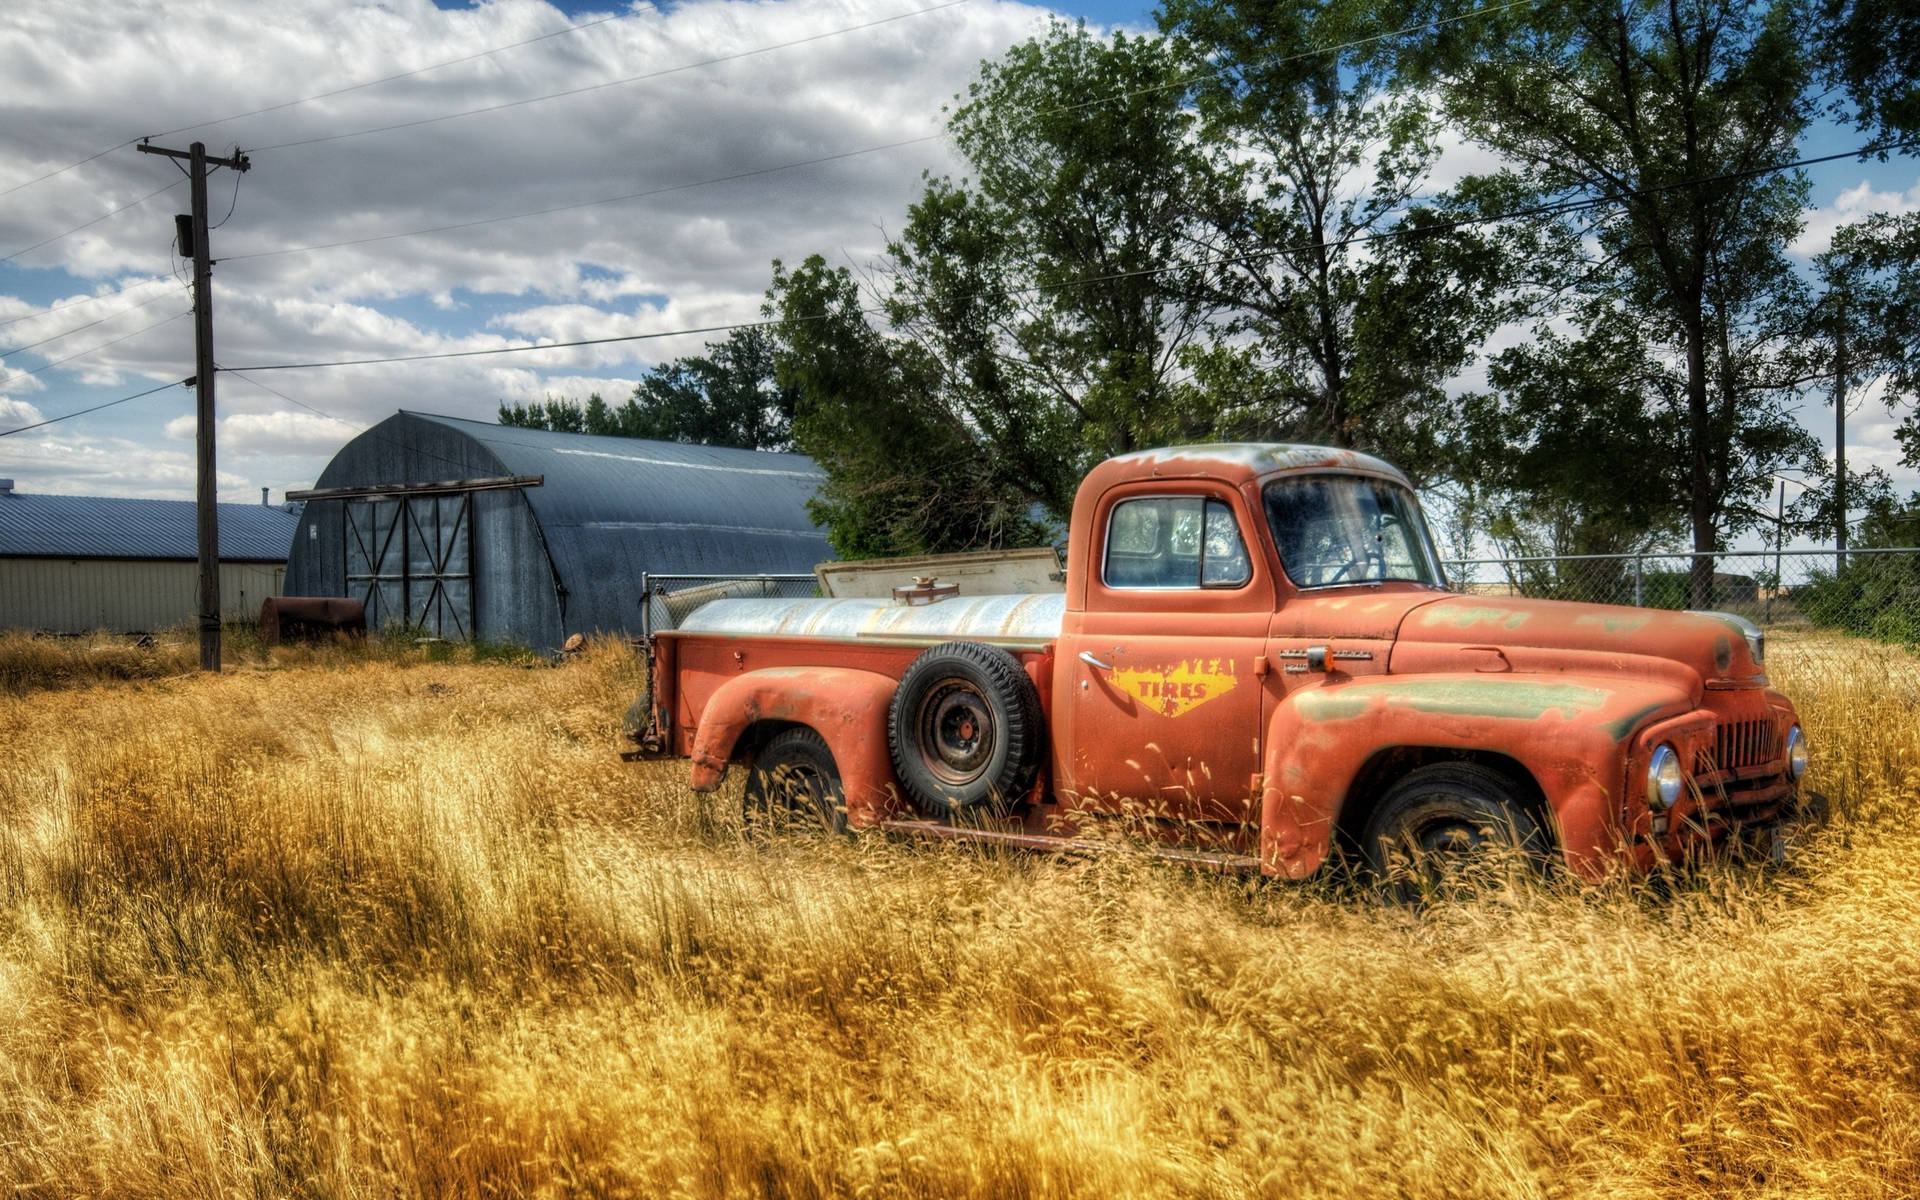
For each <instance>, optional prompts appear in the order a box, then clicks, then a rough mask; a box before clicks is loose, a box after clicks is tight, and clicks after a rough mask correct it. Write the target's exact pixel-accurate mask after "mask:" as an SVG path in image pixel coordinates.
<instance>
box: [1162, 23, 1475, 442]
mask: <svg viewBox="0 0 1920 1200" xmlns="http://www.w3.org/2000/svg"><path fill="white" fill-rule="evenodd" d="M1376 14H1377V8H1376V7H1375V6H1368V5H1360V4H1355V3H1352V2H1351V0H1308V2H1306V3H1295V2H1292V0H1168V3H1167V4H1166V5H1165V6H1164V7H1163V8H1162V10H1161V15H1160V24H1161V28H1162V29H1163V30H1164V31H1166V32H1167V34H1168V35H1169V36H1170V37H1171V38H1172V39H1173V43H1174V45H1175V47H1176V52H1177V53H1178V54H1179V56H1180V62H1181V69H1182V71H1183V73H1184V74H1185V75H1186V77H1187V78H1188V79H1190V80H1191V81H1192V95H1193V102H1194V105H1195V108H1196V110H1197V113H1198V115H1199V118H1200V125H1199V137H1200V142H1201V145H1202V146H1203V148H1204V150H1205V153H1206V161H1205V165H1204V175H1203V179H1204V184H1205V186H1203V187H1201V188H1200V189H1199V191H1200V194H1201V195H1202V196H1203V197H1204V199H1205V204H1204V207H1203V209H1202V211H1201V213H1200V221H1199V224H1198V226H1197V228H1196V230H1195V234H1194V237H1195V246H1194V250H1195V252H1196V253H1197V254H1198V255H1199V256H1200V258H1201V260H1202V262H1203V263H1204V266H1201V267H1196V269H1194V270H1192V271H1191V272H1189V273H1187V274H1186V275H1185V276H1184V277H1183V279H1184V280H1185V282H1186V283H1187V284H1188V286H1190V287H1191V288H1193V289H1195V290H1196V293H1197V295H1198V297H1199V298H1200V299H1201V300H1202V301H1204V302H1205V303H1206V304H1207V305H1208V306H1209V307H1210V308H1211V309H1212V310H1213V312H1214V314H1215V322H1216V325H1217V327H1218V328H1219V329H1220V331H1221V332H1222V333H1223V334H1225V335H1226V336H1225V337H1223V338H1222V339H1220V340H1218V341H1216V342H1215V343H1214V344H1212V345H1210V346H1208V347H1206V348H1205V349H1204V350H1203V351H1199V352H1190V353H1189V361H1190V362H1191V363H1192V365H1193V366H1194V368H1195V371H1196V374H1197V376H1198V378H1199V379H1200V381H1201V382H1202V383H1203V384H1204V385H1205V387H1206V388H1207V389H1208V390H1209V391H1210V392H1213V393H1215V394H1217V395H1222V396H1226V397H1231V398H1232V403H1231V405H1230V407H1229V411H1230V412H1232V413H1234V414H1236V416H1237V418H1238V419H1237V420H1236V421H1235V422H1234V425H1235V430H1234V431H1235V432H1237V433H1240V434H1242V435H1251V436H1257V437H1267V438H1272V437H1287V438H1293V439H1297V440H1302V441H1316V442H1326V443H1330V444H1333V445H1338V446H1350V447H1355V448H1359V449H1365V450H1370V451H1373V452H1376V453H1379V454H1383V455H1386V456H1388V457H1390V458H1393V459H1395V460H1396V461H1398V462H1399V463H1400V464H1401V465H1402V466H1404V467H1406V468H1408V469H1409V470H1412V471H1414V472H1415V473H1416V474H1426V473H1428V472H1429V470H1430V469H1431V468H1433V467H1434V466H1435V462H1434V460H1435V450H1436V448H1437V444H1438V439H1437V437H1436V435H1435V434H1436V430H1437V429H1439V428H1442V427H1444V426H1445V425H1446V424H1447V423H1448V420H1449V416H1450V414H1451V410H1452V408H1453V405H1452V404H1451V402H1450V401H1449V399H1448V397H1447V395H1446V392H1445V387H1444V385H1445V383H1446V381H1447V380H1448V379H1449V378H1450V377H1451V376H1453V375H1454V374H1455V373H1456V372H1458V371H1459V370H1460V369H1461V368H1462V367H1463V366H1464V365H1466V363H1467V362H1468V361H1469V360H1470V359H1471V358H1472V356H1473V352H1474V349H1475V347H1476V345H1477V344H1478V342H1479V340H1480V339H1481V338H1482V337H1484V336H1485V334H1486V333H1487V332H1488V331H1490V330H1491V329H1492V328H1493V327H1494V326H1495V325H1496V324H1498V319H1499V316H1500V315H1501V312H1502V310H1501V307H1500V305H1499V303H1498V302H1497V296H1496V295H1495V291H1494V289H1495V285H1496V284H1497V281H1498V279H1499V271H1498V268H1499V266H1500V264H1501V258H1500V256H1499V255H1498V254H1496V253H1494V252H1493V246H1492V244H1491V243H1490V242H1489V241H1488V240H1487V239H1485V238H1484V237H1482V236H1480V235H1479V234H1477V233H1476V232H1474V231H1472V230H1470V229H1468V228H1466V227H1464V226H1463V225H1462V224H1461V223H1460V222H1459V220H1458V219H1457V218H1458V217H1459V216H1460V215H1461V214H1460V213H1459V212H1458V210H1457V207H1456V206H1454V205H1451V204H1439V203H1435V202H1434V201H1432V200H1423V199H1422V196H1423V192H1424V191H1425V189H1426V188H1427V176H1428V174H1429V172H1430V169H1431V167H1432V165H1433V162H1434V159H1435V157H1436V154H1437V143H1436V141H1435V135H1436V132H1437V129H1436V125H1435V122H1434V119H1433V114H1432V112H1431V111H1430V105H1429V104H1428V102H1427V101H1426V100H1425V99H1424V98H1423V97H1422V96H1421V95H1420V94H1418V93H1417V92H1414V91H1412V90H1410V89H1407V88H1404V87H1401V86H1399V85H1398V83H1397V80H1396V78H1395V76H1394V74H1393V71H1392V64H1391V62H1390V61H1389V60H1388V59H1386V58H1385V57H1383V56H1381V55H1379V54H1377V53H1374V52H1373V51H1372V49H1371V45H1372V43H1371V42H1369V41H1368V38H1369V36H1370V35H1377V34H1379V33H1381V32H1382V29H1381V27H1380V26H1379V25H1378V24H1377V21H1376V19H1375V17H1376ZM1328 46H1347V47H1348V48H1346V49H1342V50H1335V51H1327V50H1325V49H1323V48H1324V47H1328Z"/></svg>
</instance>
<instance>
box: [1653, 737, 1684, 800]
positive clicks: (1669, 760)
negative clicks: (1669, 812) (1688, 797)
mask: <svg viewBox="0 0 1920 1200" xmlns="http://www.w3.org/2000/svg"><path fill="white" fill-rule="evenodd" d="M1686 786H1687V781H1686V779H1685V777H1683V776H1682V775H1681V774H1680V756H1679V755H1678V754H1675V753H1674V752H1673V747H1672V746H1667V745H1662V746H1661V747H1660V748H1659V749H1658V750H1655V751H1654V752H1653V759H1652V761H1650V762H1649V763H1647V803H1648V804H1649V805H1651V806H1653V808H1654V809H1655V810H1656V811H1664V810H1666V809H1669V808H1672V807H1673V806H1674V804H1675V803H1677V802H1678V801H1679V799H1680V793H1681V792H1683V791H1685V790H1686Z"/></svg>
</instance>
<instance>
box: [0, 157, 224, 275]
mask: <svg viewBox="0 0 1920 1200" xmlns="http://www.w3.org/2000/svg"><path fill="white" fill-rule="evenodd" d="M127 144H128V145H132V143H131V142H129V143H127ZM119 148H120V147H118V146H115V147H114V149H116V150H118V149H119ZM185 182H186V180H184V179H176V180H174V181H173V182H172V183H169V184H166V185H165V186H163V187H157V188H155V189H153V190H152V191H150V192H148V193H147V194H146V195H144V196H142V197H140V198H139V199H138V200H129V201H127V202H126V203H125V204H122V205H121V206H120V207H119V208H116V209H113V210H111V211H110V212H104V213H101V214H100V215H99V216H97V217H95V218H94V219H93V220H91V221H83V222H81V223H80V224H78V225H75V226H74V227H73V228H72V229H65V230H62V231H61V232H59V233H56V234H54V235H53V236H52V237H50V238H42V239H40V240H39V241H37V242H35V243H34V244H33V245H31V246H26V247H23V248H21V249H19V250H15V251H14V252H13V253H12V254H6V255H0V262H11V261H12V260H14V259H16V258H19V257H20V256H21V255H22V254H31V253H33V252H34V251H35V250H38V249H39V248H40V247H42V246H51V245H52V244H53V243H55V242H57V241H59V240H60V239H61V238H64V237H71V236H73V235H74V234H76V233H79V232H80V231H81V230H82V229H91V228H92V227H93V226H95V225H98V224H99V223H100V222H102V221H104V220H106V219H107V218H108V217H117V216H119V215H120V214H121V213H123V212H125V211H127V210H128V209H130V208H138V207H139V206H140V205H142V204H145V203H146V202H147V201H149V200H151V199H153V198H154V197H155V196H158V195H159V194H160V193H161V192H170V191H172V190H173V189H174V188H177V187H179V186H180V185H181V184H183V183H185Z"/></svg>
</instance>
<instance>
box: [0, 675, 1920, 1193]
mask: <svg viewBox="0 0 1920 1200" xmlns="http://www.w3.org/2000/svg"><path fill="white" fill-rule="evenodd" d="M1829 651H1832V652H1833V653H1832V654H1829V653H1828V652H1829ZM1774 657H1775V659H1776V660H1777V665H1776V667H1775V672H1776V677H1777V678H1778V679H1779V680H1780V681H1781V682H1783V683H1784V684H1785V685H1786V686H1787V687H1788V688H1789V690H1790V691H1792V693H1793V694H1795V695H1796V697H1797V698H1799V700H1800V701H1801V703H1802V706H1803V712H1804V714H1805V718H1806V722H1807V725H1808V727H1809V729H1810V731H1811V733H1812V736H1813V738H1814V740H1815V746H1816V750H1817V751H1819V752H1820V753H1821V755H1822V759H1821V766H1820V767H1819V768H1818V769H1819V771H1820V773H1821V782H1822V783H1823V785H1824V786H1825V787H1826V788H1828V789H1829V790H1831V791H1833V792H1836V793H1839V794H1841V795H1843V797H1844V803H1843V804H1842V806H1841V814H1840V817H1839V819H1838V821H1837V822H1836V824H1835V826H1834V827H1833V828H1832V829H1831V830H1829V831H1828V832H1826V833H1825V834H1823V835H1822V836H1821V837H1819V838H1818V839H1816V840H1815V841H1814V842H1813V843H1812V844H1811V845H1810V846H1809V847H1808V848H1807V850H1806V852H1805V854H1804V856H1803V858H1802V860H1801V861H1800V863H1799V865H1798V866H1797V867H1795V868H1793V869H1791V870H1787V871H1775V872H1761V871H1758V870H1756V869H1754V868H1749V867H1741V866H1722V867H1714V868H1710V869H1706V870H1703V871H1701V872H1699V873H1697V874H1696V875H1693V876H1689V877H1687V878H1685V879H1680V880H1676V881H1672V882H1670V883H1664V884H1660V885H1658V886H1655V885H1651V884H1642V885H1632V886H1629V885H1621V886H1616V887H1611V888H1602V889H1585V890H1580V889H1574V888H1570V887H1563V888H1556V887H1541V888H1537V889H1531V890H1526V891H1523V892H1521V893H1518V894H1511V893H1510V894H1496V895H1489V896H1485V897H1482V898H1481V899H1479V900H1477V901H1474V902H1471V903H1459V904H1453V905H1444V906H1436V907H1433V908H1429V909H1427V910H1425V911H1421V912H1407V911H1401V910H1395V909H1387V908H1382V907H1379V906H1376V905H1373V904H1371V903H1368V902H1365V901H1364V900H1360V899H1356V898H1353V897H1350V896H1347V895H1344V894H1342V893H1341V892H1340V890H1339V889H1337V888H1335V887H1332V886H1328V885H1308V886H1304V887H1301V886H1292V885H1284V884H1281V885H1260V884H1251V885H1250V884H1246V883H1243V882H1241V881H1236V880H1223V879H1214V878H1208V877H1200V876H1195V875H1192V874H1188V873H1185V872H1183V871H1180V870H1178V869H1171V868H1166V867H1161V866H1155V865H1151V864H1143V863H1141V862H1138V861H1134V860H1132V859H1130V858H1123V857H1113V858H1106V859H1100V860H1096V861H1077V862H1076V861H1059V860H1051V859H1043V858H1038V857H1017V856H1001V855H994V854H979V853H973V852H969V851H967V850H965V849H956V848H952V847H946V848H932V849H929V848H924V847H916V846H911V845H903V844H899V843H894V842H888V841H884V840H879V839H873V838H863V839H859V840H856V841H854V842H852V843H850V844H843V843H829V842H825V841H816V840H804V839H803V840H800V841H797V842H794V843H783V844H777V845H773V846H770V847H759V846H755V845H752V844H749V843H745V842H743V841H741V840H740V839H739V838H738V837H737V836H736V834H735V826H734V822H733V821H732V819H731V817H730V814H729V813H728V812H727V805H728V802H727V801H726V800H725V799H724V798H718V799H713V800H702V799H699V798H697V797H694V796H692V795H691V794H689V793H687V792H686V791H685V790H684V789H683V788H682V787H681V786H680V785H679V782H678V779H679V771H678V769H677V768H674V767H673V766H671V765H656V766H649V767H633V766H627V765H624V764H622V763H620V762H619V761H618V760H617V758H616V757H615V755H614V752H615V750H616V749H617V738H616V732H617V721H618V718H619V714H620V712H621V711H622V709H623V708H624V706H625V702H626V700H627V696H628V690H629V689H630V688H631V686H632V684H633V668H632V665H631V662H630V661H629V659H628V658H627V656H626V654H625V652H624V651H623V650H621V649H619V648H616V647H611V646H604V645H603V646H598V647H595V648H593V649H592V650H591V651H590V652H589V654H588V655H587V656H586V657H585V659H584V660H581V661H576V662H572V663H569V664H567V665H565V666H563V667H560V668H556V669H547V668H545V667H538V668H529V667H528V666H526V665H515V664H508V665H497V664H486V663H480V664H475V663H457V664H456V663H442V664H433V663H423V662H420V661H419V656H418V655H415V654H410V653H402V652H380V651H377V650H376V651H375V652H374V653H372V654H370V655H367V656H364V657H360V658H356V657H355V656H354V655H353V654H352V653H351V652H348V651H328V652H324V653H315V652H310V651H292V652H277V653H276V654H275V655H273V656H265V655H260V656H257V657H254V658H251V659H248V660H246V661H244V662H243V663H242V665H240V666H238V667H235V668H233V669H230V670H229V671H228V672H227V673H226V674H224V675H222V676H220V677H217V678H201V677H197V676H192V675H181V676H179V677H176V678H167V679H162V680H158V681H139V682H131V683H116V684H106V685H98V686H91V687H68V688H64V689H58V690H42V691H35V692H32V693H31V694H27V695H11V696H10V695H0V728H4V729H6V730H7V731H8V736H7V737H6V739H5V741H4V742H3V743H0V1013H4V1014H6V1018H7V1019H6V1020H4V1021H0V1181H5V1182H7V1183H9V1184H11V1185H12V1186H13V1188H14V1189H15V1190H16V1192H17V1193H18V1194H21V1195H28V1196H48V1197H66V1196H112V1197H179V1196H194V1197H202V1196H204V1197H216V1196H218V1197H226V1196H263V1197H264V1196H312V1197H340V1198H358V1197H390V1196H419V1197H441V1196H462V1197H466V1196H471V1197H479V1196H515V1195H534V1196H569V1195H609V1196H620V1195H625V1196H636V1197H651V1196H736V1195H768V1196H780V1195H798V1196H839V1195H865V1196H979V1197H999V1196H1063V1195H1093V1196H1100V1197H1103V1198H1117V1197H1130V1196H1218V1197H1239V1196H1248V1195H1263V1196H1274V1197H1297V1196H1368V1197H1373V1196H1410V1197H1455V1196H1490V1197H1492V1196H1498V1197H1506V1196H1514V1197H1520V1196H1527V1197H1533V1196H1539V1197H1549V1196H1609V1197H1613V1196H1625V1197H1634V1196H1662V1197H1667V1196H1707V1195H1737V1196H1755V1197H1761V1196H1781V1197H1785V1196H1795V1197H1800V1196H1835V1197H1887V1198H1894V1197H1905V1196H1913V1195H1915V1194H1916V1193H1920V1066H1917V1065H1916V1064H1920V829H1917V828H1916V826H1915V823H1914V820H1913V811H1914V802H1915V799H1916V790H1917V789H1916V784H1917V783H1920V774H1917V773H1916V753H1920V729H1917V728H1916V725H1915V719H1914V716H1913V713H1914V704H1915V701H1916V699H1917V698H1920V671H1916V670H1915V667H1914V665H1913V664H1912V663H1911V662H1910V661H1908V660H1907V659H1906V657H1905V656H1904V655H1900V654H1898V653H1891V652H1889V653H1880V652H1877V651H1876V652H1873V653H1866V652H1864V651H1861V650H1859V649H1857V648H1854V647H1851V646H1849V647H1846V648H1839V647H1831V646H1821V645H1811V644H1806V643H1802V644H1798V645H1795V644H1787V645H1783V646H1780V647H1778V648H1777V649H1776V650H1775V651H1774ZM1832 661H1840V662H1844V663H1846V664H1847V667H1846V669H1845V670H1844V671H1830V670H1829V669H1828V668H1827V666H1826V665H1825V664H1827V663H1829V662H1832Z"/></svg>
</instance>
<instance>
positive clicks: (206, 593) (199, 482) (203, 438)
mask: <svg viewBox="0 0 1920 1200" xmlns="http://www.w3.org/2000/svg"><path fill="white" fill-rule="evenodd" d="M139 150H140V153H142V154H164V155H166V156H167V157H168V158H175V159H186V160H187V163H188V167H187V178H188V179H189V180H190V181H191V182H192V190H193V216H192V217H191V219H190V223H189V222H185V221H180V220H179V219H178V218H176V219H175V223H176V227H177V228H178V229H179V230H180V232H182V233H184V234H188V235H189V236H188V237H187V238H183V239H182V241H183V242H184V241H191V243H192V244H191V245H182V246H181V247H180V253H181V254H183V255H185V254H191V255H192V256H193V391H194V399H195V415H196V426H197V429H198V433H197V436H196V438H195V442H196V449H197V451H198V454H197V458H198V467H197V477H196V485H195V490H194V500H195V511H196V515H197V516H198V538H197V540H198V542H199V548H200V669H201V670H202V671H218V670H219V669H220V510H219V509H218V507H216V504H217V497H218V490H217V487H216V483H215V475H214V469H213V428H214V427H213V376H214V366H213V254H212V252H211V247H210V246H209V245H208V244H207V168H208V167H210V166H213V167H226V168H227V169H228V170H232V171H245V170H246V169H247V167H248V166H249V165H250V164H249V163H248V162H247V156H246V155H244V154H241V153H239V152H238V151H235V152H234V154H233V157H231V158H208V157H207V147H206V145H205V144H204V143H202V142H195V143H194V144H193V145H192V146H191V147H189V148H188V149H186V150H163V149H161V148H160V147H158V146H152V145H148V144H147V143H146V142H141V143H140V145H139Z"/></svg>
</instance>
